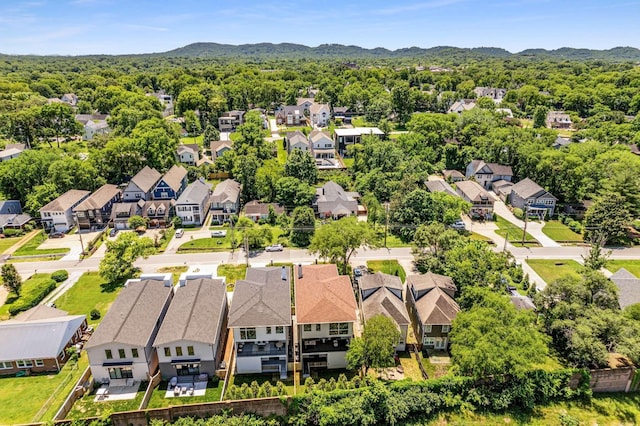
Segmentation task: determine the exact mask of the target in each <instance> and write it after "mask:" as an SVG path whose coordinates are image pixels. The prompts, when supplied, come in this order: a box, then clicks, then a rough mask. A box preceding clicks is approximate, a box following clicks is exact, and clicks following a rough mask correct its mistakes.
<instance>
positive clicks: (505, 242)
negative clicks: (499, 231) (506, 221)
mask: <svg viewBox="0 0 640 426" xmlns="http://www.w3.org/2000/svg"><path fill="white" fill-rule="evenodd" d="M507 241H509V228H507V233H506V234H505V235H504V248H503V249H502V251H507Z"/></svg>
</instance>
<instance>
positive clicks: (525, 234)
mask: <svg viewBox="0 0 640 426" xmlns="http://www.w3.org/2000/svg"><path fill="white" fill-rule="evenodd" d="M528 221H529V206H524V229H523V230H522V247H524V242H525V239H526V238H527V222H528Z"/></svg>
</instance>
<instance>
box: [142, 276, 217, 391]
mask: <svg viewBox="0 0 640 426" xmlns="http://www.w3.org/2000/svg"><path fill="white" fill-rule="evenodd" d="M174 293H175V294H174V296H173V299H172V300H171V303H170V304H169V309H168V310H167V315H166V316H165V317H164V320H163V321H162V325H161V326H160V330H159V331H158V335H157V336H156V338H155V341H154V343H153V347H154V349H155V351H156V352H157V354H158V362H159V367H160V374H161V375H162V378H164V379H170V378H172V377H178V378H181V377H184V376H191V377H190V378H192V377H193V376H199V375H201V374H206V375H207V376H209V377H212V376H214V375H215V373H216V370H217V369H218V366H219V365H220V361H221V360H222V357H223V355H224V345H225V342H226V335H227V285H226V283H225V281H224V279H214V278H213V277H197V278H191V279H187V280H184V281H181V282H180V284H179V285H178V286H177V287H176V289H175V292H174ZM190 381H191V383H193V380H190Z"/></svg>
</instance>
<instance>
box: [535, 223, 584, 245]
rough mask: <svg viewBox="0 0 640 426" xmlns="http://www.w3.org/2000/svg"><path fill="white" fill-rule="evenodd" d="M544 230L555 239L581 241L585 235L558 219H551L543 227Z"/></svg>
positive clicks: (545, 233)
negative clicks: (574, 230)
mask: <svg viewBox="0 0 640 426" xmlns="http://www.w3.org/2000/svg"><path fill="white" fill-rule="evenodd" d="M542 232H543V233H544V235H546V236H547V237H549V238H551V239H552V240H554V241H559V242H563V241H567V242H581V241H582V240H583V237H582V235H581V234H577V233H575V232H573V231H572V230H571V228H569V227H568V226H567V225H565V224H563V223H562V222H560V221H557V220H550V221H548V222H547V223H545V225H544V226H543V227H542Z"/></svg>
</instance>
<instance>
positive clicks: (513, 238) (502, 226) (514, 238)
mask: <svg viewBox="0 0 640 426" xmlns="http://www.w3.org/2000/svg"><path fill="white" fill-rule="evenodd" d="M495 216H496V225H498V229H497V230H496V234H498V235H500V236H501V237H502V238H507V234H508V239H509V242H510V243H511V244H512V245H514V246H516V247H521V246H522V229H520V228H518V227H517V226H515V225H514V224H513V223H511V222H509V221H507V220H506V219H504V218H502V217H500V216H498V215H495ZM524 241H525V246H527V247H533V246H539V245H540V243H538V240H536V239H535V238H533V236H532V235H531V234H529V233H528V232H527V233H526V235H525V239H524Z"/></svg>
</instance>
